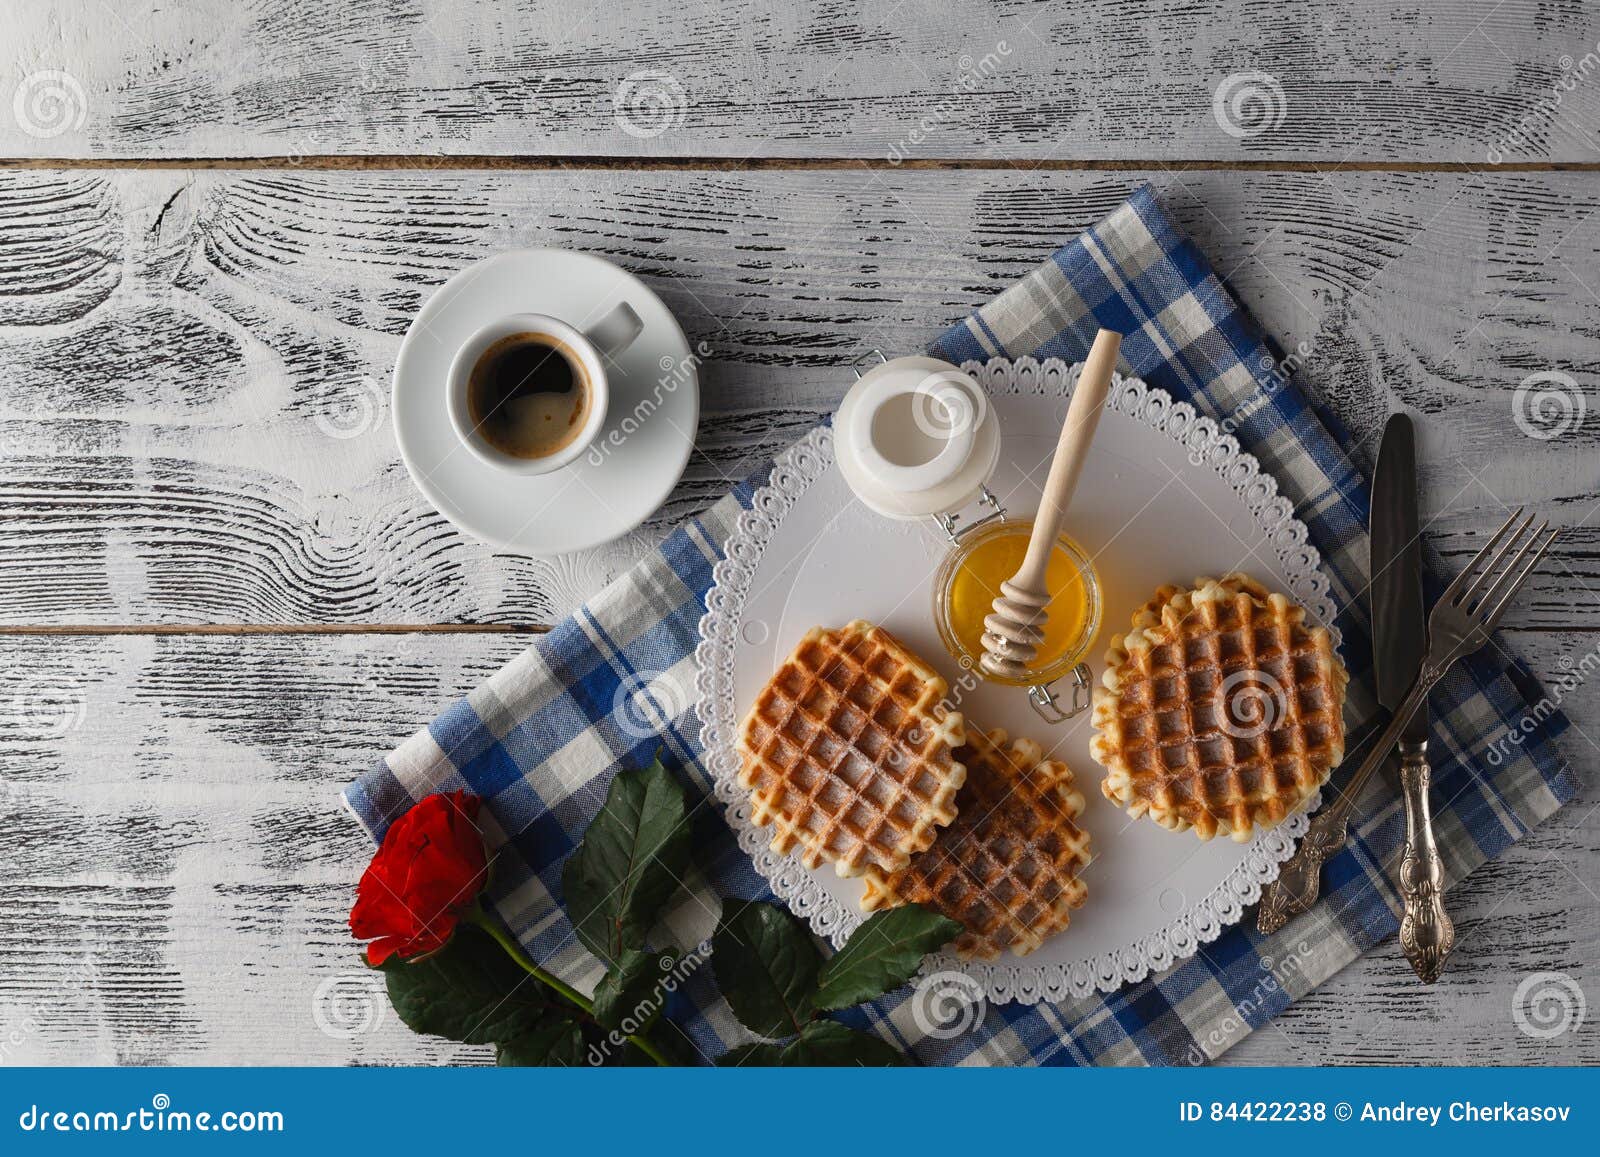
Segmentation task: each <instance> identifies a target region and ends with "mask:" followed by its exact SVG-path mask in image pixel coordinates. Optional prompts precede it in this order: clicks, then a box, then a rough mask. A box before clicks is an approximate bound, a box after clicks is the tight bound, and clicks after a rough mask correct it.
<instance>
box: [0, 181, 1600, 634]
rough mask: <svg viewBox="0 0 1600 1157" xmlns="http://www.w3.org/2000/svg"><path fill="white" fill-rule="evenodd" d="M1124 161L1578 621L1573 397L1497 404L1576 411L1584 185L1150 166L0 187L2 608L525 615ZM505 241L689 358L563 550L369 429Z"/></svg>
mask: <svg viewBox="0 0 1600 1157" xmlns="http://www.w3.org/2000/svg"><path fill="white" fill-rule="evenodd" d="M1143 180H1151V181H1154V182H1155V183H1156V185H1157V186H1158V187H1160V188H1161V189H1162V190H1163V196H1164V197H1165V199H1166V200H1167V202H1168V203H1169V204H1170V205H1171V206H1172V207H1173V209H1174V211H1175V212H1176V215H1177V216H1178V218H1179V219H1180V220H1181V221H1182V223H1183V224H1184V226H1185V227H1186V228H1188V229H1189V230H1190V231H1191V232H1192V233H1193V234H1194V235H1195V236H1196V238H1197V239H1198V240H1199V241H1200V243H1201V245H1202V246H1203V247H1204V248H1205V249H1206V250H1207V251H1208V252H1209V253H1210V254H1211V255H1212V257H1213V260H1214V262H1215V264H1216V267H1217V268H1218V270H1219V271H1220V272H1222V273H1223V274H1225V275H1226V276H1227V278H1228V280H1229V282H1230V283H1231V284H1232V285H1233V287H1234V288H1235V290H1236V291H1237V292H1238V294H1239V295H1240V296H1241V297H1242V298H1243V299H1244V301H1245V302H1246V304H1247V305H1248V306H1249V307H1250V308H1251V309H1252V310H1253V311H1255V312H1256V313H1257V315H1258V316H1259V317H1260V318H1261V319H1262V321H1263V323H1264V324H1265V325H1266V327H1267V329H1268V331H1269V332H1270V333H1272V334H1274V335H1275V336H1277V337H1278V338H1279V340H1280V341H1281V343H1282V345H1283V346H1284V348H1285V349H1286V350H1288V351H1294V350H1295V349H1296V348H1297V347H1299V348H1300V350H1301V354H1300V355H1299V357H1298V360H1299V361H1300V362H1302V363H1303V371H1302V373H1303V377H1304V379H1305V381H1306V382H1307V385H1308V387H1309V389H1310V390H1311V391H1312V392H1313V394H1314V395H1315V396H1317V397H1319V398H1320V399H1322V401H1323V402H1325V403H1326V404H1327V405H1328V406H1329V407H1330V408H1331V409H1332V410H1333V411H1334V412H1335V413H1336V414H1337V415H1338V416H1340V417H1341V418H1342V419H1343V420H1344V421H1345V422H1346V423H1347V424H1348V425H1349V426H1350V427H1351V429H1352V430H1353V431H1354V433H1355V436H1356V437H1357V439H1358V440H1359V441H1361V442H1362V443H1363V444H1367V445H1370V444H1371V442H1372V439H1373V438H1374V437H1375V434H1376V430H1377V427H1378V424H1379V422H1380V420H1381V418H1382V416H1383V415H1385V414H1386V413H1387V412H1388V411H1389V410H1390V409H1391V408H1393V407H1400V406H1403V407H1406V408H1409V409H1412V410H1414V411H1416V412H1418V413H1419V414H1420V415H1421V426H1422V431H1423V438H1424V447H1423V461H1424V462H1425V464H1426V465H1425V470H1424V481H1425V484H1426V494H1425V512H1424V513H1425V516H1426V517H1428V518H1429V519H1430V525H1429V531H1430V534H1431V535H1433V537H1434V541H1435V542H1436V543H1437V544H1438V545H1439V547H1440V548H1441V549H1442V550H1443V551H1444V552H1445V554H1446V555H1447V556H1462V555H1465V554H1466V553H1468V552H1470V551H1471V550H1472V549H1474V548H1475V545H1476V544H1477V543H1478V542H1479V541H1480V539H1479V537H1478V535H1479V534H1481V532H1482V531H1483V530H1484V529H1485V528H1486V527H1489V526H1492V525H1494V524H1497V523H1498V521H1499V520H1500V518H1501V511H1502V510H1503V508H1504V507H1505V506H1508V505H1516V504H1519V503H1530V504H1533V505H1536V506H1538V507H1539V508H1541V509H1542V510H1544V511H1546V512H1548V513H1549V514H1550V515H1551V516H1552V517H1554V518H1555V519H1556V520H1557V521H1558V522H1561V523H1566V524H1570V525H1572V526H1573V527H1574V530H1573V532H1572V534H1571V535H1570V537H1568V538H1567V539H1565V540H1563V542H1562V543H1561V545H1560V547H1559V548H1558V551H1557V554H1556V557H1555V561H1554V563H1553V565H1552V566H1550V567H1549V568H1547V569H1546V570H1545V571H1544V572H1543V573H1542V574H1541V575H1540V576H1539V577H1538V578H1537V579H1536V580H1535V581H1534V583H1533V585H1532V586H1531V588H1530V590H1529V592H1528V594H1527V595H1526V596H1525V597H1524V598H1523V599H1522V600H1521V601H1520V603H1519V605H1518V607H1517V608H1516V609H1515V610H1514V611H1513V612H1512V614H1513V621H1514V622H1515V623H1516V624H1519V625H1525V626H1526V625H1545V626H1552V627H1576V626H1587V627H1600V597H1596V595H1595V594H1594V593H1593V592H1594V591H1596V590H1600V570H1597V568H1596V565H1595V563H1594V561H1593V559H1594V554H1595V544H1596V541H1597V535H1600V531H1597V530H1596V529H1594V528H1593V527H1592V526H1590V525H1587V524H1586V520H1587V519H1588V516H1589V515H1590V514H1592V512H1593V510H1594V508H1595V505H1596V503H1597V502H1600V457H1597V455H1596V453H1595V451H1596V449H1597V446H1600V433H1597V431H1600V425H1597V423H1600V412H1595V413H1587V415H1586V416H1584V415H1569V417H1580V416H1581V417H1583V420H1582V421H1576V422H1568V423H1566V424H1567V425H1570V427H1571V428H1570V429H1568V430H1566V432H1565V433H1562V434H1560V436H1558V437H1554V438H1550V439H1548V440H1541V439H1540V438H1537V437H1530V436H1529V434H1528V433H1526V432H1524V426H1522V425H1519V424H1518V422H1517V420H1516V419H1517V417H1518V413H1519V409H1520V411H1521V412H1522V413H1524V414H1528V413H1532V403H1531V402H1530V401H1529V400H1528V398H1526V397H1525V398H1523V400H1522V401H1521V402H1520V403H1519V401H1518V393H1517V391H1518V387H1519V384H1520V383H1522V382H1523V381H1524V380H1525V379H1527V378H1528V377H1529V375H1533V374H1540V373H1547V372H1555V373H1564V374H1567V375H1570V377H1569V378H1568V379H1567V382H1568V384H1567V385H1561V384H1560V383H1559V381H1558V382H1557V384H1556V385H1555V386H1553V387H1549V386H1548V383H1547V385H1546V386H1545V387H1540V388H1552V389H1554V391H1555V393H1554V395H1553V396H1552V398H1551V399H1550V400H1552V401H1559V402H1565V403H1566V404H1567V405H1568V406H1569V407H1574V406H1583V407H1584V408H1585V409H1587V410H1596V411H1600V399H1594V397H1593V394H1592V390H1593V385H1594V377H1593V375H1594V372H1595V369H1596V367H1600V331H1597V330H1596V327H1595V325H1594V322H1593V318H1594V310H1595V306H1596V304H1597V298H1596V297H1595V295H1594V292H1592V287H1600V274H1597V273H1596V272H1595V271H1596V270H1597V269H1600V261H1597V258H1600V219H1597V218H1596V216H1595V214H1596V210H1597V209H1600V178H1597V177H1595V176H1594V175H1591V174H1587V173H1523V174H1490V175H1475V174H1464V173H1338V174H1315V173H1223V172H1206V173H1191V174H1184V175H1183V177H1182V178H1181V180H1180V179H1179V178H1178V177H1176V176H1172V175H1169V174H1166V173H1163V172H1162V171H1160V170H1154V171H1150V172H1146V173H1116V174H1086V173H1062V172H1055V173H1033V174H1021V173H1012V172H1006V173H996V172H973V171H965V172H942V173H926V172H918V173H878V172H823V173H787V172H786V173H704V172H648V173H632V172H630V173H613V172H582V173H515V174H512V173H467V174H444V173H382V174H373V173H349V172H305V171H295V172H283V173H264V174H263V173H251V174H228V173H198V174H195V173H172V172H119V173H109V174H108V173H83V172H70V173H42V172H27V173H20V172H13V173H9V174H0V361H3V363H4V365H5V366H6V371H7V376H8V381H7V387H6V389H5V390H4V391H3V392H0V444H3V446H4V450H5V453H4V455H3V457H0V503H3V507H4V510H5V518H4V519H3V520H0V622H3V623H8V624H13V625H28V624H50V623H76V624H100V625H105V624H155V623H168V624H172V623H178V624H192V623H218V622H226V623H231V622H244V623H358V624H359V623H366V624H371V623H423V622H446V623H461V622H497V623H538V622H550V621H553V620H555V619H557V618H559V617H560V616H561V615H563V614H564V613H565V612H566V611H567V610H569V609H570V608H571V607H572V606H573V605H575V604H576V603H577V602H579V601H581V599H582V598H583V597H585V596H586V595H588V594H591V593H593V592H594V591H595V590H596V589H598V588H599V587H600V586H601V585H602V584H603V583H604V581H605V580H606V579H607V578H608V577H609V576H611V575H613V574H615V573H616V572H617V571H618V570H620V569H621V568H623V567H625V566H626V565H627V564H628V563H629V562H631V561H632V560H634V559H635V558H637V557H639V555H640V554H641V553H642V552H643V551H645V550H646V549H648V547H649V546H650V544H651V543H653V542H654V541H655V540H656V538H657V537H658V536H659V535H660V534H662V533H663V532H664V531H665V529H666V528H667V527H669V526H671V525H674V524H675V523H676V522H678V521H679V520H681V519H682V518H683V517H684V516H685V515H687V514H689V513H692V512H693V511H696V510H698V509H700V508H702V507H703V506H705V505H706V504H707V503H709V502H710V501H712V500H713V499H714V498H715V497H717V496H718V495H720V494H721V493H723V492H724V491H725V490H726V489H727V487H728V485H729V481H730V479H734V478H738V477H740V476H742V474H743V473H744V472H745V471H746V470H748V469H749V468H750V467H751V466H752V465H753V464H754V463H756V462H758V461H760V460H761V459H762V458H763V457H765V456H767V455H769V454H770V453H772V452H773V451H775V450H777V449H779V448H781V447H782V446H784V445H785V444H787V443H788V442H790V441H791V440H793V439H794V438H795V437H796V436H797V435H798V434H799V433H800V432H802V431H803V430H805V429H806V428H807V427H808V426H809V425H810V424H811V423H813V422H815V421H816V420H818V419H819V418H820V417H821V416H822V415H824V414H825V413H827V412H828V411H829V410H830V409H831V408H832V406H833V405H834V404H835V403H836V401H837V400H838V398H839V397H840V395H841V394H842V393H843V391H844V389H845V387H846V385H847V384H848V382H849V380H850V376H849V373H848V371H847V369H846V366H847V364H848V363H849V361H850V360H851V359H852V358H854V357H856V356H857V355H858V354H860V353H861V352H862V351H864V350H867V349H871V348H874V347H877V348H882V349H885V350H888V351H891V352H897V351H906V350H914V349H916V348H919V347H920V346H921V345H923V344H924V343H925V342H926V341H927V340H928V338H929V337H930V336H931V335H933V334H935V333H937V332H938V331H939V329H941V328H942V327H943V326H944V325H946V324H948V323H949V322H950V321H952V320H954V319H956V318H958V317H960V316H961V315H963V314H964V313H965V312H966V311H967V310H969V309H970V308H971V307H972V306H974V305H975V304H977V303H980V302H982V301H984V300H986V299H987V298H989V297H991V296H992V295H994V294H995V293H997V292H998V291H999V290H1000V289H1002V288H1003V287H1005V286H1006V285H1008V284H1010V283H1011V282H1012V281H1013V280H1014V279H1015V278H1017V277H1018V276H1020V275H1021V274H1022V273H1023V272H1025V271H1026V270H1027V269H1029V268H1030V267H1031V266H1032V265H1033V264H1034V263H1036V262H1038V261H1040V260H1042V259H1043V258H1044V257H1045V256H1047V255H1048V254H1049V252H1050V251H1051V250H1052V249H1053V248H1054V247H1055V246H1056V245H1058V244H1060V243H1061V242H1063V241H1064V240H1066V239H1068V238H1070V237H1072V236H1073V235H1075V234H1076V233H1077V232H1079V231H1080V230H1081V229H1082V228H1083V227H1084V226H1086V225H1087V224H1089V223H1091V222H1093V221H1095V220H1097V219H1098V218H1099V217H1101V216H1102V215H1104V213H1106V212H1107V211H1108V210H1109V209H1111V208H1112V207H1113V206H1115V205H1116V204H1117V203H1118V202H1119V201H1120V200H1121V199H1122V198H1123V197H1124V196H1125V195H1126V193H1127V191H1128V190H1129V189H1130V188H1131V187H1132V186H1134V185H1135V184H1136V183H1138V182H1140V181H1143ZM597 207H603V208H597ZM533 244H539V245H560V246H567V247H572V248H579V249H589V250H593V251H595V252H599V253H602V254H605V255H606V256H608V257H610V258H612V259H613V260H615V261H617V262H619V263H620V264H622V265H624V266H626V267H628V268H630V269H633V270H635V271H636V272H638V273H639V274H640V275H641V276H643V277H644V278H645V279H646V280H648V281H649V282H650V283H651V284H652V285H653V286H654V287H656V288H657V289H658V290H659V291H660V292H661V294H662V295H663V296H664V297H665V298H666V300H667V303H668V304H669V306H671V308H672V309H673V310H674V312H675V313H676V314H677V315H678V317H679V318H680V319H681V320H682V321H683V323H684V325H685V328H686V329H687V330H688V332H689V335H690V339H691V341H701V340H703V341H705V342H706V343H708V345H709V347H710V349H711V356H710V358H709V360H708V363H707V365H706V367H705V373H704V383H703V386H704V395H703V403H704V410H703V412H704V418H703V420H702V424H701V431H700V440H699V446H700V452H699V453H697V454H696V455H695V456H694V457H693V459H692V460H691V464H690V467H689V472H688V475H687V477H686V479H685V480H684V482H683V484H682V485H680V486H679V488H678V490H677V491H676V493H675V494H674V495H673V497H672V499H671V500H670V501H669V502H668V503H667V504H666V506H664V507H663V508H662V510H661V511H660V512H659V513H658V514H657V515H656V516H655V517H654V518H653V519H652V520H651V521H650V522H649V523H648V524H647V525H646V526H645V528H643V529H642V530H641V531H639V532H636V533H635V534H632V535H630V536H628V537H627V538H626V539H624V540H623V541H622V542H621V543H620V544H617V545H614V546H611V547H607V548H602V549H600V550H597V551H594V552H590V553H587V554H584V555H580V556H576V557H574V558H570V559H567V560H564V561H559V562H545V561H537V560H531V559H528V558H523V557H519V556H515V555H509V554H505V553H499V552H496V551H495V550H493V549H491V548H489V547H486V546H483V545H481V544H478V543H476V542H474V541H472V540H470V539H469V538H467V537H466V536H464V535H462V534H460V533H459V532H457V531H456V530H455V529H454V528H452V527H451V526H450V525H449V524H448V523H447V522H446V521H445V520H444V519H443V518H442V517H441V516H440V515H438V514H437V513H435V512H434V511H433V510H432V509H431V508H430V507H429V506H428V505H427V503H426V501H425V500H424V499H423V498H422V496H421V495H420V494H419V493H418V492H417V491H416V489H415V488H414V487H413V486H412V484H411V482H410V480H409V477H408V476H407V474H406V471H405V469H404V467H403V465H402V464H401V463H400V461H399V456H398V452H397V450H396V447H395V443H394V439H393V435H392V432H391V429H390V426H389V423H388V396H387V394H388V386H387V383H388V377H389V373H390V370H391V368H392V365H393V362H394V358H395V353H396V350H397V348H398V346H399V341H400V337H401V335H402V334H403V333H404V331H405V328H406V326H407V324H408V322H409V320H410V318H411V316H412V315H413V314H414V313H415V311H416V310H417V308H418V307H419V306H420V304H421V303H422V302H423V301H425V300H426V299H427V297H428V295H429V294H430V293H431V292H432V290H433V289H434V288H435V287H436V286H437V285H438V284H439V283H441V282H442V281H443V280H444V279H445V278H446V277H448V276H449V275H450V274H451V273H453V272H454V271H455V270H457V269H459V268H461V267H462V266H464V265H466V264H468V263H469V262H471V261H473V260H475V259H477V258H481V257H483V256H485V255H488V254H491V253H495V252H498V251H501V250H504V249H507V248H511V247H515V246H520V245H533ZM1584 391H1589V394H1588V397H1589V398H1590V399H1592V400H1593V401H1594V402H1595V403H1596V404H1591V403H1590V401H1586V400H1585V393H1584ZM1552 413H1553V412H1552ZM1562 424H1563V423H1562V422H1561V420H1560V415H1559V414H1556V415H1555V416H1554V417H1553V418H1550V419H1548V420H1546V421H1545V424H1544V425H1543V426H1535V425H1531V424H1526V423H1525V425H1526V426H1527V429H1528V430H1530V431H1533V432H1535V433H1548V432H1550V431H1551V430H1552V429H1556V428H1559V426H1560V425H1562ZM1435 515H1437V518H1436V519H1434V516H1435Z"/></svg>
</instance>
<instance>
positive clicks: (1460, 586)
mask: <svg viewBox="0 0 1600 1157" xmlns="http://www.w3.org/2000/svg"><path fill="white" fill-rule="evenodd" d="M1537 517H1538V516H1537V515H1533V514H1530V515H1528V516H1527V517H1526V518H1524V517H1523V510H1522V508H1521V507H1518V508H1517V509H1516V510H1514V511H1512V513H1511V517H1510V518H1508V519H1506V521H1505V525H1504V526H1502V527H1501V528H1500V529H1499V530H1497V531H1495V532H1494V537H1492V538H1491V539H1489V541H1488V542H1487V543H1485V544H1484V546H1483V549H1482V550H1480V551H1479V552H1478V553H1477V554H1476V555H1475V556H1474V557H1473V559H1472V561H1471V562H1469V563H1468V564H1467V567H1466V569H1465V570H1463V571H1462V572H1461V573H1460V574H1459V575H1457V576H1456V579H1455V581H1454V582H1453V583H1451V584H1450V586H1449V587H1448V588H1447V589H1446V590H1445V592H1444V597H1443V598H1442V599H1441V600H1440V601H1441V602H1446V603H1449V604H1450V605H1452V606H1454V607H1457V608H1459V609H1460V610H1461V611H1462V612H1464V613H1465V614H1468V615H1471V616H1472V617H1473V618H1475V619H1477V620H1478V621H1479V622H1481V623H1483V624H1484V626H1485V627H1487V628H1489V629H1490V630H1492V629H1493V628H1494V625H1495V624H1496V623H1497V622H1499V621H1500V616H1501V614H1502V613H1503V612H1504V611H1505V609H1506V605H1507V604H1508V603H1510V601H1511V598H1512V596H1513V595H1515V594H1516V593H1517V591H1518V590H1519V589H1520V588H1521V586H1522V584H1523V583H1524V582H1526V581H1527V579H1528V576H1529V575H1530V574H1532V573H1533V568H1534V567H1536V566H1538V565H1539V560H1540V559H1541V558H1543V557H1544V552H1545V551H1547V550H1549V549H1550V544H1551V543H1553V542H1555V540H1556V539H1557V538H1559V537H1560V536H1561V528H1560V527H1556V528H1554V529H1552V528H1551V526H1550V520H1549V519H1546V520H1545V521H1544V522H1542V523H1540V524H1539V526H1537V527H1535V526H1534V521H1535V520H1536V519H1537Z"/></svg>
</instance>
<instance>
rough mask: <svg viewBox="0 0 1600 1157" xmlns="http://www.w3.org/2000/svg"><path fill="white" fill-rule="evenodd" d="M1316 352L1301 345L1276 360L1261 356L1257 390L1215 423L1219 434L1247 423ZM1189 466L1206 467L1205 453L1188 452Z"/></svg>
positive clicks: (1312, 346) (1309, 345)
mask: <svg viewBox="0 0 1600 1157" xmlns="http://www.w3.org/2000/svg"><path fill="white" fill-rule="evenodd" d="M1315 348H1316V346H1315V343H1313V342H1309V341H1302V342H1298V343H1296V344H1295V347H1294V349H1292V350H1290V351H1289V352H1288V353H1286V354H1284V355H1283V357H1281V358H1275V357H1273V356H1272V355H1271V354H1262V355H1261V360H1260V361H1259V362H1257V363H1256V368H1257V369H1258V370H1259V371H1260V372H1259V373H1258V374H1256V375H1255V378H1256V389H1255V391H1254V392H1253V393H1252V394H1251V395H1250V396H1249V397H1248V398H1246V399H1245V400H1244V401H1242V402H1240V403H1239V404H1238V405H1237V406H1235V407H1234V408H1233V410H1232V411H1231V412H1230V413H1229V414H1228V416H1227V417H1225V418H1223V419H1222V420H1221V421H1220V422H1218V423H1217V432H1218V433H1219V434H1232V433H1233V432H1234V431H1235V430H1237V429H1238V428H1239V427H1240V426H1242V425H1244V424H1245V422H1246V421H1248V420H1249V418H1250V416H1251V415H1252V414H1255V413H1258V412H1259V411H1260V410H1261V409H1262V408H1263V407H1264V406H1266V405H1267V404H1268V403H1270V402H1271V401H1272V399H1273V398H1275V397H1277V395H1278V392H1279V391H1280V390H1282V389H1283V387H1284V385H1285V384H1286V383H1287V382H1288V381H1289V379H1290V378H1292V377H1294V375H1295V374H1297V373H1299V372H1300V367H1301V366H1303V365H1305V364H1306V361H1307V359H1308V358H1310V357H1311V352H1312V350H1314V349H1315ZM1189 464H1190V465H1191V466H1203V465H1205V451H1204V450H1203V449H1201V448H1200V447H1198V446H1196V447H1193V448H1191V449H1190V451H1189Z"/></svg>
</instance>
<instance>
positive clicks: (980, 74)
mask: <svg viewBox="0 0 1600 1157" xmlns="http://www.w3.org/2000/svg"><path fill="white" fill-rule="evenodd" d="M1010 56H1011V45H1010V44H1008V43H1006V42H1005V41H1004V40H999V41H996V42H995V46H994V49H993V50H992V51H990V52H986V53H984V54H983V56H982V57H980V58H978V59H976V60H974V59H973V58H972V57H971V56H969V55H967V54H966V53H963V54H962V55H961V56H960V57H959V58H958V59H957V61H956V68H957V69H958V72H957V75H956V83H955V87H956V89H958V90H959V91H961V92H967V93H972V92H977V91H978V86H979V85H981V84H982V83H983V82H984V81H986V80H988V79H990V78H991V77H993V76H994V74H995V73H997V72H999V71H1000V65H1001V64H1003V63H1004V62H1005V61H1006V60H1007V59H1008V58H1009V57H1010ZM950 116H951V113H950V111H949V110H948V109H946V108H944V107H939V108H936V109H934V110H933V111H931V112H928V113H925V114H923V116H922V117H921V118H920V119H918V121H917V122H916V124H914V125H912V126H911V130H910V131H909V132H907V133H906V135H905V136H903V137H901V138H900V139H899V140H898V141H896V142H894V144H892V145H890V146H889V150H888V152H887V153H886V154H885V158H884V159H885V160H887V161H888V162H889V163H890V164H891V165H899V164H903V163H905V162H906V161H908V160H910V159H911V154H912V153H913V152H914V151H915V150H916V149H918V148H919V147H921V146H922V145H923V144H924V143H925V142H926V141H927V140H928V138H929V137H931V136H932V135H933V134H934V133H935V132H937V131H938V130H939V128H940V127H941V126H942V125H944V124H945V123H947V122H948V121H949V120H950Z"/></svg>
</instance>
